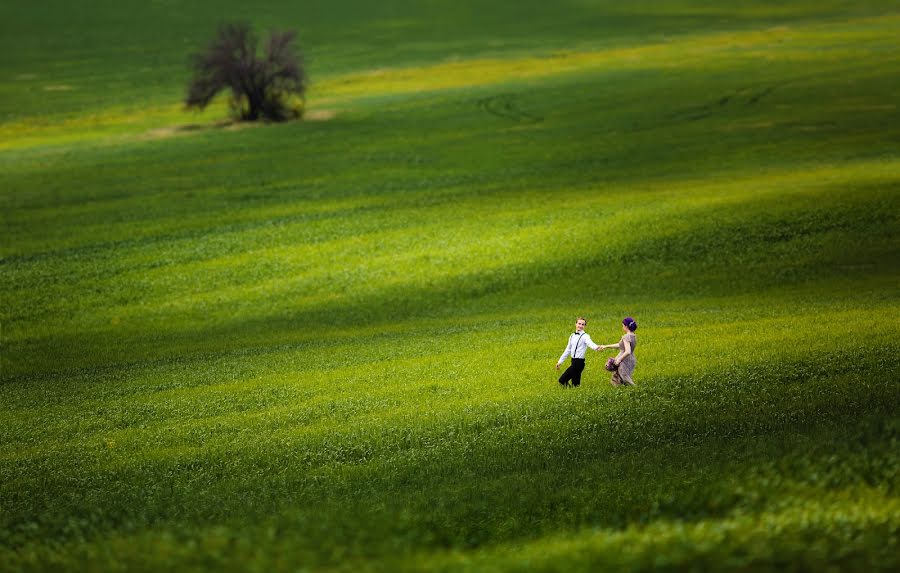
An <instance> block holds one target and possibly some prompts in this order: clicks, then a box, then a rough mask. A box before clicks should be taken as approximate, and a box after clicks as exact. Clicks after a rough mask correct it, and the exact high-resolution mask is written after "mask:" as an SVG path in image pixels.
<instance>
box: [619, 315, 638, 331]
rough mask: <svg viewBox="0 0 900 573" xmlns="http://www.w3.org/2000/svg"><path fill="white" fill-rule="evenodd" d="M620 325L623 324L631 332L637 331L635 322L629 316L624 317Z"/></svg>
mask: <svg viewBox="0 0 900 573" xmlns="http://www.w3.org/2000/svg"><path fill="white" fill-rule="evenodd" d="M622 324H624V325H625V326H626V327H627V328H628V330H630V331H631V332H634V331H635V330H637V322H635V320H634V319H633V318H631V317H630V316H626V317H625V318H623V319H622Z"/></svg>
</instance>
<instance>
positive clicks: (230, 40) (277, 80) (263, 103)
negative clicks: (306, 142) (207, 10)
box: [185, 22, 306, 121]
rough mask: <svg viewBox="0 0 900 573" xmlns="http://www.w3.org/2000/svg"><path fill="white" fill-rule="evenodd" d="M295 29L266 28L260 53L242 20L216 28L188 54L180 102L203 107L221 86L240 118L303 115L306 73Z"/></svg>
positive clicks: (296, 116)
mask: <svg viewBox="0 0 900 573" xmlns="http://www.w3.org/2000/svg"><path fill="white" fill-rule="evenodd" d="M295 39H296V33H295V32H292V31H290V32H271V33H270V34H269V39H268V41H267V42H266V43H265V46H264V51H263V53H262V54H259V53H258V49H257V46H258V40H257V38H256V36H255V35H254V34H253V30H252V29H251V28H250V25H249V24H247V23H245V22H237V23H227V24H223V25H221V26H220V27H219V31H218V34H217V36H216V38H215V39H214V40H213V41H212V42H211V43H210V44H209V46H207V48H206V49H205V50H204V51H202V52H198V53H196V54H194V55H193V56H192V59H191V66H192V68H193V71H194V78H193V79H192V80H191V83H190V85H189V86H188V94H187V98H186V99H185V104H186V105H187V106H188V107H195V108H199V109H203V108H205V107H206V106H207V105H208V104H209V103H210V102H211V101H212V99H213V98H214V97H215V96H216V94H218V93H219V92H220V91H222V90H230V91H231V102H230V103H231V108H232V110H233V112H234V113H235V114H236V115H237V116H238V117H240V119H243V120H247V121H255V120H257V119H260V118H263V119H268V120H271V121H285V120H288V119H295V118H298V117H301V116H302V115H303V104H304V101H305V100H304V95H305V93H306V71H305V70H304V67H303V59H302V56H301V55H300V53H299V51H298V49H297V47H296V45H295Z"/></svg>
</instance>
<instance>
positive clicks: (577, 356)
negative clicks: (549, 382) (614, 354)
mask: <svg viewBox="0 0 900 573" xmlns="http://www.w3.org/2000/svg"><path fill="white" fill-rule="evenodd" d="M586 325H587V320H585V318H584V317H583V316H579V317H578V319H577V320H576V321H575V332H573V333H572V334H570V335H569V343H568V344H566V349H565V350H564V351H563V353H562V356H560V357H559V360H558V361H557V362H556V369H557V370H559V365H560V364H562V363H563V361H564V360H565V359H566V357H567V356H570V355H571V356H572V364H570V365H569V367H568V368H566V371H565V372H563V375H562V376H560V377H559V383H560V384H561V385H562V386H563V387H568V386H569V383H570V382H571V383H572V387H573V388H578V386H579V385H581V372H582V371H583V370H584V355H585V354H586V353H587V349H588V347H590V348H591V350H598V351H599V350H600V347H599V346H597V345H596V344H594V341H593V340H591V335H590V334H588V333H587V332H585V331H584V327H585V326H586Z"/></svg>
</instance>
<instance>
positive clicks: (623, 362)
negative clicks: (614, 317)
mask: <svg viewBox="0 0 900 573" xmlns="http://www.w3.org/2000/svg"><path fill="white" fill-rule="evenodd" d="M635 330H637V322H635V321H634V319H633V318H631V317H630V316H626V317H625V318H624V319H623V320H622V331H623V332H624V333H625V334H623V335H622V338H621V339H620V340H619V343H618V344H601V345H600V348H599V349H600V350H606V349H607V348H618V349H619V353H618V354H617V355H616V358H615V365H616V370H615V372H613V375H612V380H610V381H609V382H610V384H612V385H613V386H623V385H624V386H634V380H632V379H631V375H632V374H633V373H634V366H635V364H637V360H635V358H634V347H635V346H637V336H636V335H635V334H634V331H635Z"/></svg>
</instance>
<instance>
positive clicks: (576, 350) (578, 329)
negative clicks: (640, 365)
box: [556, 316, 637, 388]
mask: <svg viewBox="0 0 900 573" xmlns="http://www.w3.org/2000/svg"><path fill="white" fill-rule="evenodd" d="M585 325H587V320H586V319H585V318H584V317H583V316H579V317H578V319H577V320H576V321H575V332H573V333H572V334H570V335H569V343H568V344H566V349H565V350H564V351H563V353H562V356H560V357H559V360H557V362H556V369H557V370H559V367H560V365H561V364H562V363H563V361H565V359H566V357H567V356H571V357H572V363H571V364H570V365H569V367H568V368H567V369H566V371H565V372H563V375H562V376H560V377H559V383H560V384H561V385H562V386H564V387H568V386H569V384H571V385H572V387H573V388H577V387H578V386H579V385H581V372H582V371H583V370H584V356H585V354H586V353H587V349H588V348H590V349H591V350H596V351H597V352H600V351H601V350H606V349H607V348H616V349H618V350H619V353H618V354H617V355H616V357H615V358H610V359H609V360H607V361H606V369H607V370H609V371H610V372H612V373H613V374H612V379H611V380H610V384H612V385H613V386H634V380H632V379H631V375H632V374H633V373H634V366H635V364H637V361H636V360H635V358H634V347H635V346H637V336H636V335H635V334H634V331H635V330H637V322H635V321H634V319H633V318H631V317H630V316H626V317H625V318H624V319H623V320H622V331H623V332H624V334H623V335H622V338H620V339H619V342H618V343H616V344H601V345H597V344H594V341H593V340H591V335H590V334H588V333H587V332H585V331H584V327H585Z"/></svg>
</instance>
